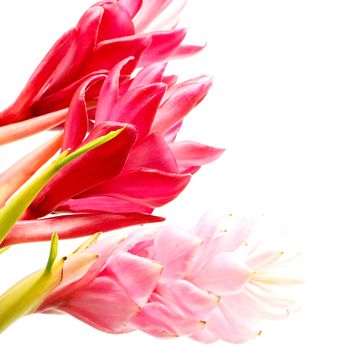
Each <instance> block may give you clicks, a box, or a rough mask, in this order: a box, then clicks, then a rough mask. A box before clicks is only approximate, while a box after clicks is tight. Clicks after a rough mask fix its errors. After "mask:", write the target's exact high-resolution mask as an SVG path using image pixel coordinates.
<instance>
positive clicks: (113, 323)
mask: <svg viewBox="0 0 350 350" xmlns="http://www.w3.org/2000/svg"><path fill="white" fill-rule="evenodd" d="M249 234H250V230H249V228H248V227H246V226H245V225H244V224H239V225H237V226H235V227H233V228H231V230H228V231H226V230H222V226H221V224H220V220H218V217H212V216H210V215H209V216H208V215H207V216H206V217H204V218H203V219H202V220H201V221H200V223H199V225H198V226H197V228H196V229H195V230H193V231H190V232H188V231H185V230H183V229H181V228H178V227H175V226H169V225H168V226H163V227H161V228H159V229H157V230H155V231H148V232H147V231H146V230H143V231H137V232H134V233H133V234H131V235H129V236H127V237H119V238H115V239H111V238H109V239H107V240H103V241H101V242H98V243H96V244H93V245H92V246H90V247H89V248H87V249H86V250H83V251H79V252H78V253H76V254H73V255H72V256H70V257H68V259H67V261H66V264H65V266H64V272H63V281H62V284H61V285H60V286H59V287H58V288H57V289H56V290H54V292H53V293H52V294H51V295H50V296H49V297H48V298H47V299H46V300H45V301H44V303H43V304H42V305H41V306H40V307H39V309H38V310H37V311H38V312H44V313H61V312H65V313H68V314H71V315H73V316H74V317H76V318H78V319H80V320H82V321H83V322H86V323H88V324H89V325H91V326H93V327H95V328H98V329H100V330H103V331H106V332H111V333H125V332H130V331H133V330H137V329H139V330H142V331H144V332H146V333H148V334H151V335H153V336H156V337H162V338H164V337H165V338H168V337H177V336H189V337H191V338H192V339H195V340H197V341H201V342H204V343H211V342H214V341H216V340H218V339H222V340H225V341H228V342H232V343H242V342H245V341H247V340H249V339H252V338H255V337H256V336H258V335H259V334H260V333H261V332H260V329H259V327H258V322H259V321H260V320H261V319H263V318H268V319H279V318H284V317H286V316H287V315H288V314H289V310H290V309H291V308H292V307H293V305H294V302H292V301H290V300H287V299H284V298H281V297H278V296H276V295H275V294H274V293H273V288H272V287H274V285H279V284H288V283H293V280H288V279H286V278H284V279H283V278H276V277H274V276H273V269H274V267H275V265H278V264H280V261H281V259H283V257H282V254H281V252H280V251H274V250H270V249H263V247H262V246H261V245H260V246H259V247H256V248H253V249H251V248H250V247H249V248H247V245H246V244H245V242H246V239H247V238H248V236H249ZM91 254H94V255H96V256H98V258H97V260H96V261H95V263H94V264H93V265H92V266H91V265H89V268H88V269H84V268H83V266H84V260H85V259H86V257H88V256H89V255H91Z"/></svg>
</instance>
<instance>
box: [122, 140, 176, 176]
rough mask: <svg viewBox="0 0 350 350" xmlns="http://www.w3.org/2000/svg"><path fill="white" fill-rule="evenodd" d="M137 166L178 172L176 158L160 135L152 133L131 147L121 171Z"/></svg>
mask: <svg viewBox="0 0 350 350" xmlns="http://www.w3.org/2000/svg"><path fill="white" fill-rule="evenodd" d="M150 150H152V151H151V152H150ZM139 168H148V169H155V170H160V171H164V172H168V173H178V166H177V163H176V159H175V157H174V155H173V153H172V151H171V149H170V148H169V145H168V144H167V142H166V141H165V140H164V138H163V136H162V135H160V134H158V133H152V134H150V135H148V136H147V137H146V138H145V139H144V140H143V141H142V142H141V143H140V144H139V145H137V146H135V147H133V148H132V150H131V152H130V154H129V158H128V161H127V162H126V164H125V166H124V168H123V173H126V172H128V171H133V170H135V169H139Z"/></svg>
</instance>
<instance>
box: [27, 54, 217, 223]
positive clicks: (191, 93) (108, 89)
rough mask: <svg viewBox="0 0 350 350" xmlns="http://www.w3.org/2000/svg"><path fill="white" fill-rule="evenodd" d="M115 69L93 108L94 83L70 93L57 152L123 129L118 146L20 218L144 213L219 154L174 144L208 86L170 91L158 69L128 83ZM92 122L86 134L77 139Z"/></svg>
mask: <svg viewBox="0 0 350 350" xmlns="http://www.w3.org/2000/svg"><path fill="white" fill-rule="evenodd" d="M129 62H130V60H125V61H123V62H122V63H120V64H118V65H117V66H116V67H115V68H113V70H112V71H111V72H110V74H109V75H108V77H107V78H106V79H105V81H104V83H103V86H102V88H101V93H100V96H99V100H98V104H97V107H96V109H93V110H88V107H87V102H86V94H87V93H88V90H89V88H91V86H93V84H94V83H96V81H97V80H99V79H101V77H94V78H91V79H90V80H89V81H87V82H85V83H84V84H83V86H82V87H81V89H80V90H78V91H77V93H76V94H75V96H74V98H73V101H72V104H71V107H70V111H69V113H68V116H67V120H66V125H65V135H64V140H63V149H65V148H71V149H73V150H74V149H76V148H77V147H79V146H80V145H81V143H86V142H88V141H91V140H92V139H94V138H96V137H98V136H100V135H104V134H106V133H108V132H109V131H110V130H115V129H118V128H120V127H125V129H124V131H123V132H122V133H121V134H120V135H119V138H118V140H117V139H116V140H113V141H112V142H110V143H109V144H108V145H103V146H102V147H100V148H99V149H96V150H94V151H92V152H89V153H88V154H86V155H84V156H83V157H81V158H80V159H79V160H77V161H75V162H72V163H71V164H70V165H68V166H67V167H66V168H65V169H64V170H63V171H61V172H60V173H59V174H57V175H56V176H55V177H54V178H53V179H52V180H51V181H50V182H49V183H48V184H47V186H45V187H44V189H43V190H42V191H41V193H40V194H39V195H38V196H37V198H36V199H35V200H34V202H33V203H32V205H31V206H30V207H29V209H28V211H27V214H26V218H27V219H28V218H36V217H42V216H45V215H46V214H49V213H50V212H52V211H55V210H57V211H71V212H109V213H123V212H144V213H150V212H152V210H153V209H154V208H155V207H158V206H162V205H164V204H166V203H168V202H169V201H171V200H173V199H174V198H175V197H176V196H177V195H178V194H179V193H180V192H181V191H182V190H183V189H184V188H185V187H186V185H187V184H188V182H189V181H190V178H191V175H192V174H193V173H195V172H196V171H197V170H198V169H199V168H200V167H201V166H202V165H203V164H206V163H208V162H210V161H213V160H215V159H216V158H217V157H218V156H219V155H221V153H222V152H223V150H222V149H217V148H212V147H209V146H205V145H202V144H199V143H195V142H174V141H175V138H176V134H177V132H178V131H179V129H180V127H181V124H182V120H183V118H184V117H185V115H186V114H187V113H188V112H189V111H190V110H191V109H192V108H194V107H195V106H196V105H197V104H198V103H199V102H200V101H201V100H202V99H203V98H204V96H205V95H206V94H207V92H208V89H209V87H210V86H211V79H209V78H207V77H205V76H203V77H199V78H196V79H191V80H188V81H185V82H183V83H179V84H175V81H174V79H173V78H172V79H169V78H168V77H165V76H163V72H164V69H165V65H163V64H162V65H152V66H148V67H146V68H144V69H143V70H141V71H140V72H139V73H138V74H137V75H136V76H135V78H134V79H132V80H129V79H127V80H123V79H122V78H121V77H120V72H121V71H122V70H123V68H124V67H125V65H127V64H128V63H129ZM91 119H92V120H93V121H94V124H93V127H92V131H91V132H90V134H89V135H88V137H87V138H86V140H84V138H85V135H86V133H87V132H88V129H89V120H91Z"/></svg>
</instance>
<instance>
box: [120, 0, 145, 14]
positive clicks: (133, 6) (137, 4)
mask: <svg viewBox="0 0 350 350" xmlns="http://www.w3.org/2000/svg"><path fill="white" fill-rule="evenodd" d="M142 2H143V1H142V0H119V3H120V4H121V5H122V6H123V7H124V8H126V9H127V10H128V12H129V14H130V16H131V17H135V15H136V13H137V12H138V11H139V10H140V8H141V6H142Z"/></svg>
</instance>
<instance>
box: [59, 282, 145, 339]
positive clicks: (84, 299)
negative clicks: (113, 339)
mask: <svg viewBox="0 0 350 350" xmlns="http://www.w3.org/2000/svg"><path fill="white" fill-rule="evenodd" d="M60 309H61V310H63V311H65V312H67V313H69V314H71V315H72V316H74V317H76V318H78V319H79V320H81V321H83V322H85V323H87V324H89V325H91V326H93V327H95V328H97V329H100V330H103V331H105V332H112V333H113V332H117V331H118V329H119V328H120V327H123V326H124V324H125V323H126V322H127V321H128V320H129V319H130V318H131V317H133V316H134V315H135V314H136V313H137V312H138V310H139V308H138V306H137V304H136V303H135V302H134V301H133V300H132V299H131V298H130V296H129V295H128V294H127V293H126V292H125V291H124V289H123V288H121V287H120V286H119V285H118V284H117V283H116V282H115V281H113V280H111V279H109V278H107V277H99V278H97V279H95V280H94V281H93V282H91V283H90V284H89V285H88V286H86V287H85V288H84V289H81V290H78V291H75V292H74V293H73V294H72V295H70V296H69V299H67V301H66V303H65V304H63V305H60Z"/></svg>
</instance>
